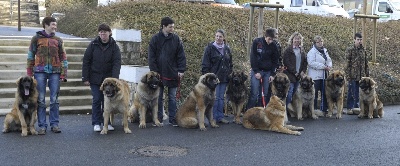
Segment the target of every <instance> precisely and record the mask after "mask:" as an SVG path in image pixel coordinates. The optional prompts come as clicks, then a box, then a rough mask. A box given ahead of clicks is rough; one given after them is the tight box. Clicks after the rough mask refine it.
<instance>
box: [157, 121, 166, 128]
mask: <svg viewBox="0 0 400 166" xmlns="http://www.w3.org/2000/svg"><path fill="white" fill-rule="evenodd" d="M156 126H157V127H163V126H164V124H162V123H160V122H158V123H156Z"/></svg>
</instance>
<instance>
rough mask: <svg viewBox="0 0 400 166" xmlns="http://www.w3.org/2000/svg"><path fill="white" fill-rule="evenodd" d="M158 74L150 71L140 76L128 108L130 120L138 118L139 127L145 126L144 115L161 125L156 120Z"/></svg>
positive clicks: (158, 91) (158, 90) (160, 124)
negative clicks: (131, 102)
mask: <svg viewBox="0 0 400 166" xmlns="http://www.w3.org/2000/svg"><path fill="white" fill-rule="evenodd" d="M159 84H160V75H159V74H158V73H157V72H154V71H150V72H148V73H146V74H145V75H143V76H142V78H141V80H140V82H139V84H138V85H137V87H136V92H135V94H134V97H133V104H132V106H131V108H130V110H129V114H130V119H131V122H135V121H138V120H140V123H139V128H146V122H147V121H146V119H149V118H146V117H152V120H153V122H154V124H155V125H156V126H158V127H161V126H163V125H162V123H160V121H159V120H158V96H159V95H160V87H159Z"/></svg>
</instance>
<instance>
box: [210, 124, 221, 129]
mask: <svg viewBox="0 0 400 166" xmlns="http://www.w3.org/2000/svg"><path fill="white" fill-rule="evenodd" d="M211 127H212V128H218V127H219V126H218V125H217V124H214V125H212V124H211Z"/></svg>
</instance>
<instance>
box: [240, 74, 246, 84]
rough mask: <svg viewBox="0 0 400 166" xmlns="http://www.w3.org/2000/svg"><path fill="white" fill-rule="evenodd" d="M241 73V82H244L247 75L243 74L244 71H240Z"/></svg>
mask: <svg viewBox="0 0 400 166" xmlns="http://www.w3.org/2000/svg"><path fill="white" fill-rule="evenodd" d="M240 74H241V75H242V78H243V79H242V80H243V82H245V81H246V80H247V75H246V74H244V72H242V73H240Z"/></svg>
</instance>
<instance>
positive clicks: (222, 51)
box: [213, 41, 225, 55]
mask: <svg viewBox="0 0 400 166" xmlns="http://www.w3.org/2000/svg"><path fill="white" fill-rule="evenodd" d="M213 46H215V47H216V48H217V49H218V51H219V53H221V54H222V55H224V48H225V44H224V43H222V44H221V45H218V44H217V42H215V41H214V43H213Z"/></svg>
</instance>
